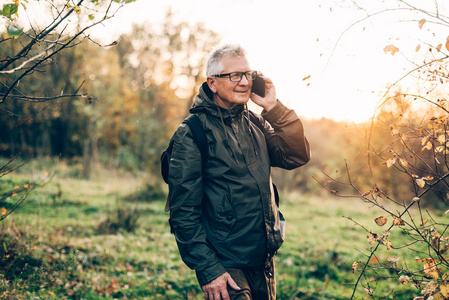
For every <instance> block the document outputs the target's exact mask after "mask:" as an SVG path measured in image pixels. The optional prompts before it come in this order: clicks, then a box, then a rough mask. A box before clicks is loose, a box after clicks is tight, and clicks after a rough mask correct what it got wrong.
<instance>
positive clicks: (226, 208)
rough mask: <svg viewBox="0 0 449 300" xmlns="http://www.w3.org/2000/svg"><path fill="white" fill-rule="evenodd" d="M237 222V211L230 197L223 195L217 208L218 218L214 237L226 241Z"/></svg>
mask: <svg viewBox="0 0 449 300" xmlns="http://www.w3.org/2000/svg"><path fill="white" fill-rule="evenodd" d="M234 223H235V212H234V209H233V208H232V206H231V204H230V203H229V200H228V197H226V195H225V196H223V198H222V199H221V202H220V204H219V206H218V209H217V219H216V224H215V230H214V237H215V238H216V239H217V240H220V241H224V240H225V239H226V238H227V237H228V236H229V233H230V232H231V229H232V226H233V225H234Z"/></svg>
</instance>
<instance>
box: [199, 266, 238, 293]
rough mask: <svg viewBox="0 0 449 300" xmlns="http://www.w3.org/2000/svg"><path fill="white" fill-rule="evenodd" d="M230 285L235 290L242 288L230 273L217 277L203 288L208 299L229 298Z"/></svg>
mask: <svg viewBox="0 0 449 300" xmlns="http://www.w3.org/2000/svg"><path fill="white" fill-rule="evenodd" d="M228 285H229V286H230V287H231V288H232V289H234V290H240V288H239V286H238V285H237V284H236V283H235V281H234V279H232V277H231V275H230V274H229V273H227V272H226V273H224V274H223V275H221V276H219V277H217V278H215V279H214V280H212V281H211V282H209V283H207V284H205V285H203V287H202V289H203V292H204V297H205V299H206V300H229V299H230V298H229V294H228Z"/></svg>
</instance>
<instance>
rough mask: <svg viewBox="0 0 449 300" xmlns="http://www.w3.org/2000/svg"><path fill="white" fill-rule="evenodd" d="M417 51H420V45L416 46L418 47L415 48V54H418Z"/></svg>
mask: <svg viewBox="0 0 449 300" xmlns="http://www.w3.org/2000/svg"><path fill="white" fill-rule="evenodd" d="M419 49H421V45H420V44H418V46H416V49H415V51H416V52H419Z"/></svg>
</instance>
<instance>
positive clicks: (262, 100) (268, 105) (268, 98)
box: [250, 72, 277, 111]
mask: <svg viewBox="0 0 449 300" xmlns="http://www.w3.org/2000/svg"><path fill="white" fill-rule="evenodd" d="M258 75H260V76H263V74H262V73H259V72H258ZM250 98H251V100H252V101H253V102H254V103H256V104H257V105H259V106H260V107H262V108H263V109H264V110H265V111H269V110H271V109H272V108H273V107H275V105H276V103H277V98H276V89H275V88H274V83H273V81H271V79H270V78H268V77H265V97H260V96H259V95H256V94H254V93H251V97H250Z"/></svg>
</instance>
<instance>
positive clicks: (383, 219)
mask: <svg viewBox="0 0 449 300" xmlns="http://www.w3.org/2000/svg"><path fill="white" fill-rule="evenodd" d="M387 221H388V218H387V217H386V216H380V217H378V218H375V219H374V222H376V224H377V225H378V226H384V225H385V224H386V223H387Z"/></svg>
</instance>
